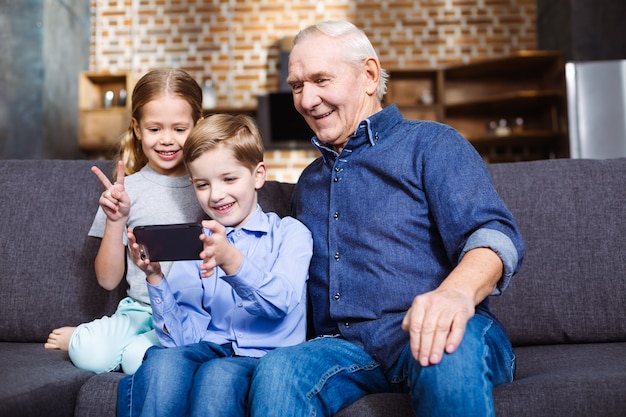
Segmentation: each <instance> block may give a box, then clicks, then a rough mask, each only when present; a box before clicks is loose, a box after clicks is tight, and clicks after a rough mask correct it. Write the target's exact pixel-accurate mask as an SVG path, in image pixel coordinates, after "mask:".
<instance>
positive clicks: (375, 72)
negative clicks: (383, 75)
mask: <svg viewBox="0 0 626 417" xmlns="http://www.w3.org/2000/svg"><path fill="white" fill-rule="evenodd" d="M365 76H366V78H367V87H366V89H365V91H366V92H367V94H369V95H370V96H371V95H375V94H376V91H377V90H378V84H379V83H380V63H379V62H378V61H377V60H376V59H374V58H368V59H366V60H365Z"/></svg>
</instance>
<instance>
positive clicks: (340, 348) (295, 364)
mask: <svg viewBox="0 0 626 417" xmlns="http://www.w3.org/2000/svg"><path fill="white" fill-rule="evenodd" d="M390 389H391V387H390V386H389V384H388V382H387V380H386V378H385V375H384V374H383V372H382V371H381V370H380V367H379V364H378V363H377V362H376V361H375V360H374V359H372V358H371V357H370V356H369V355H368V354H367V353H365V352H364V351H363V350H362V349H360V348H359V347H357V346H356V345H354V344H353V343H350V342H348V341H346V340H343V339H340V338H333V337H325V338H318V339H314V340H311V341H308V342H305V343H301V344H299V345H297V346H292V347H285V348H279V349H276V350H274V351H272V352H269V353H268V354H267V355H265V356H264V357H263V358H261V359H260V361H259V364H258V365H257V368H256V370H255V372H254V374H253V377H252V383H251V387H250V395H249V397H250V413H251V416H253V417H287V416H294V417H308V416H318V417H319V416H333V415H335V414H336V413H337V412H338V411H339V410H341V409H342V408H344V407H346V406H348V405H349V404H351V403H353V402H354V401H356V400H357V399H359V398H361V397H362V396H364V395H365V394H370V393H375V392H386V391H389V390H390Z"/></svg>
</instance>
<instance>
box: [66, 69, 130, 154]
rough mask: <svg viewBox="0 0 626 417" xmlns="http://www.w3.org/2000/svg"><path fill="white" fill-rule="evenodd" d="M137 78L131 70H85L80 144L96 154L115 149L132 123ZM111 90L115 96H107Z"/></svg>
mask: <svg viewBox="0 0 626 417" xmlns="http://www.w3.org/2000/svg"><path fill="white" fill-rule="evenodd" d="M134 86H135V79H134V77H133V76H132V74H131V73H129V72H121V73H111V72H109V71H83V72H81V73H80V74H79V80H78V113H79V114H78V146H79V148H80V149H82V150H84V151H86V152H88V153H94V154H103V155H108V154H110V153H112V152H114V150H115V148H116V146H117V144H118V143H119V139H120V138H121V136H122V135H123V134H124V132H126V131H127V129H128V127H129V125H130V114H131V111H132V110H131V102H130V99H131V94H132V91H133V88H134ZM107 93H108V94H111V95H112V98H110V99H109V98H107Z"/></svg>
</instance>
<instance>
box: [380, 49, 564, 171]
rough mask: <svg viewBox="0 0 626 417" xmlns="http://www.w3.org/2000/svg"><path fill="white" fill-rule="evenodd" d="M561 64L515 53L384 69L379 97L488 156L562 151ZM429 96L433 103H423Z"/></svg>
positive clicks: (537, 54) (539, 54) (554, 55)
mask: <svg viewBox="0 0 626 417" xmlns="http://www.w3.org/2000/svg"><path fill="white" fill-rule="evenodd" d="M564 69H565V68H564V63H563V61H562V58H561V55H560V53H558V52H552V51H522V52H518V53H516V54H513V55H510V56H506V57H502V58H497V59H491V60H486V61H480V62H475V63H470V64H466V65H455V66H448V67H444V68H440V69H432V70H419V71H407V70H402V71H390V80H389V85H388V94H387V97H386V103H387V104H390V103H395V104H397V105H398V107H399V109H400V111H401V112H402V113H403V115H404V116H405V117H407V118H421V119H428V120H436V121H440V122H443V123H446V124H449V125H451V126H453V127H454V128H456V129H457V130H459V132H460V133H461V134H462V135H463V136H465V137H466V138H467V139H468V140H469V141H470V142H471V143H472V144H473V145H474V147H475V148H476V149H477V150H478V151H479V153H480V154H481V155H482V156H483V158H484V159H485V160H486V161H487V162H503V161H519V160H532V159H545V158H555V157H568V156H569V155H568V152H569V151H568V146H567V103H566V90H565V76H564ZM429 99H432V103H431V102H430V101H429Z"/></svg>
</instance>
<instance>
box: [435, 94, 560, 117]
mask: <svg viewBox="0 0 626 417" xmlns="http://www.w3.org/2000/svg"><path fill="white" fill-rule="evenodd" d="M563 98H564V96H563V92H562V91H559V90H543V91H540V90H532V91H517V92H512V93H503V94H496V95H490V96H487V97H482V98H475V99H470V100H465V101H458V102H456V103H446V104H445V108H446V114H457V113H468V112H469V113H472V114H484V113H489V114H493V113H494V112H499V111H502V112H506V111H507V110H508V109H513V110H517V111H526V110H528V109H536V108H538V107H549V106H552V105H553V104H554V102H555V101H558V100H562V99H563Z"/></svg>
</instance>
